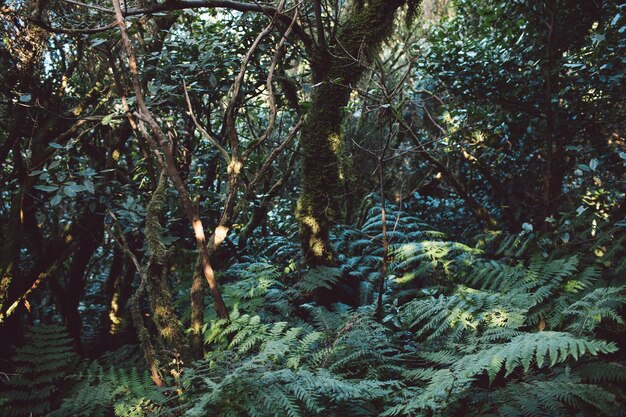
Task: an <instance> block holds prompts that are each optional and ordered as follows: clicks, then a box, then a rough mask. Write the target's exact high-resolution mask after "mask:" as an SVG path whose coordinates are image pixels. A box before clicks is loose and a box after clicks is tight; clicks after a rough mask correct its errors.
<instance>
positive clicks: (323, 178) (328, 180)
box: [297, 0, 404, 266]
mask: <svg viewBox="0 0 626 417" xmlns="http://www.w3.org/2000/svg"><path fill="white" fill-rule="evenodd" d="M358 3H359V2H353V4H352V7H351V8H350V9H349V11H348V16H347V18H346V19H345V20H344V21H343V23H342V24H341V27H340V28H339V30H338V33H337V36H336V37H334V38H331V39H328V41H327V42H328V46H326V41H325V40H324V38H322V37H321V36H318V38H319V39H320V42H319V45H317V46H316V47H315V48H314V49H313V57H312V60H311V70H312V81H313V84H314V85H315V87H314V90H313V94H312V97H311V109H310V110H309V112H308V114H307V116H306V120H305V123H304V126H303V127H302V134H301V137H300V144H301V146H302V152H303V159H302V193H301V195H300V199H299V201H298V208H297V218H298V221H299V222H300V241H301V244H302V250H303V253H304V258H305V261H306V262H307V263H308V264H309V265H312V266H314V265H334V264H335V263H336V257H335V254H334V251H333V248H332V246H331V244H330V240H329V233H330V228H331V227H332V225H333V223H334V222H336V221H337V220H338V219H339V214H340V213H339V212H340V209H339V202H338V199H337V195H338V194H339V190H340V187H339V183H340V181H341V180H342V175H341V172H340V166H339V158H340V153H341V149H342V147H343V138H342V135H341V122H342V120H343V114H342V113H343V108H344V107H345V106H346V105H347V104H348V101H349V99H350V93H351V91H352V89H353V88H354V86H355V84H356V83H357V82H358V81H359V79H360V78H361V76H362V75H363V73H364V72H365V66H364V65H363V61H367V60H369V59H370V58H371V57H372V56H373V55H374V53H375V52H376V50H377V48H378V47H379V46H380V44H381V42H382V41H383V40H384V39H385V37H386V36H387V35H388V34H389V32H390V30H391V29H392V26H393V20H394V16H395V12H396V10H397V9H398V8H399V7H400V6H402V5H403V4H404V1H402V0H370V1H368V2H366V3H365V4H358ZM322 40H324V41H322Z"/></svg>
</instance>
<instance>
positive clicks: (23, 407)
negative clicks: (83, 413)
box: [0, 325, 78, 417]
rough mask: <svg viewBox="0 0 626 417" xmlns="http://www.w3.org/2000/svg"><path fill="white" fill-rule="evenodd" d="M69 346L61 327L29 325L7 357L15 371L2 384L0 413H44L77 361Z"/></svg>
mask: <svg viewBox="0 0 626 417" xmlns="http://www.w3.org/2000/svg"><path fill="white" fill-rule="evenodd" d="M72 346H73V340H72V339H71V338H70V337H69V335H68V333H67V331H66V330H65V328H64V327H61V326H54V325H49V326H38V327H31V328H29V329H28V330H27V331H26V334H25V344H24V346H22V347H19V348H17V349H16V350H15V354H14V355H13V358H12V359H11V362H12V363H13V364H14V365H15V367H16V369H15V375H13V376H12V377H11V378H10V379H9V380H8V382H7V383H6V384H4V386H3V387H2V391H3V396H4V397H5V398H6V404H5V405H4V407H3V408H2V409H1V410H0V416H2V417H13V416H15V417H18V416H24V415H32V416H44V415H47V413H48V412H50V410H52V409H53V408H55V407H56V405H57V404H58V402H59V394H60V392H61V390H62V387H63V381H64V379H65V378H66V376H67V375H68V374H69V373H70V372H71V371H72V370H73V369H74V367H75V366H76V364H77V362H78V356H77V355H76V354H75V353H74V351H73V347H72Z"/></svg>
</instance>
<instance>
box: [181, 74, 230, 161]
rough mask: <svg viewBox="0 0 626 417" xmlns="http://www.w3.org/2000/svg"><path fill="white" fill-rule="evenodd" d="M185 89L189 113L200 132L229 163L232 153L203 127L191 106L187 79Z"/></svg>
mask: <svg viewBox="0 0 626 417" xmlns="http://www.w3.org/2000/svg"><path fill="white" fill-rule="evenodd" d="M183 91H184V92H185V100H186V101H187V108H188V109H189V115H190V116H191V120H193V123H194V125H196V128H197V129H198V130H199V131H200V133H202V136H204V137H205V138H206V139H207V140H208V141H209V142H211V145H213V146H215V147H216V148H217V150H218V151H220V153H221V154H222V157H223V158H224V161H225V162H226V165H229V164H230V155H229V154H228V152H227V151H226V149H224V148H223V147H222V145H220V143H219V142H218V141H217V140H215V138H214V137H213V136H211V135H210V134H209V132H207V131H206V129H205V128H203V127H202V125H200V123H199V122H198V119H196V115H195V114H194V112H193V108H192V106H191V100H189V93H188V91H187V84H186V83H185V81H183Z"/></svg>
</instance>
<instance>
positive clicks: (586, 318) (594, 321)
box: [562, 287, 626, 334]
mask: <svg viewBox="0 0 626 417" xmlns="http://www.w3.org/2000/svg"><path fill="white" fill-rule="evenodd" d="M624 304H626V287H610V288H596V289H595V290H593V291H592V292H590V293H588V294H585V295H584V296H583V297H582V298H580V299H579V300H577V301H576V302H574V303H572V304H571V305H569V306H568V307H567V308H565V309H564V310H563V312H562V314H563V315H564V316H566V317H573V318H574V319H575V320H574V321H573V322H572V323H570V324H569V326H568V328H569V329H570V330H571V331H576V332H579V333H584V334H590V333H592V332H593V331H594V330H595V329H596V327H597V326H598V325H599V324H600V323H601V322H602V320H603V319H610V320H613V321H614V322H616V323H619V324H624V319H623V318H622V317H621V316H620V314H619V312H618V309H619V308H620V307H621V306H623V305H624Z"/></svg>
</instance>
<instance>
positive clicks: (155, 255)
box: [144, 172, 184, 351]
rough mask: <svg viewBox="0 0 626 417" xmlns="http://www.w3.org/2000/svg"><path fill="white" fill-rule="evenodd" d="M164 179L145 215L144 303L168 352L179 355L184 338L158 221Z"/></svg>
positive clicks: (162, 175) (160, 178)
mask: <svg viewBox="0 0 626 417" xmlns="http://www.w3.org/2000/svg"><path fill="white" fill-rule="evenodd" d="M167 183H168V181H167V175H166V174H165V172H163V173H161V176H160V177H159V183H158V185H157V188H156V190H155V191H154V193H153V194H152V198H151V199H150V203H148V207H147V212H146V227H145V231H144V232H145V236H146V242H147V244H148V249H149V251H150V259H149V260H148V265H147V267H146V276H147V286H146V290H147V292H148V300H149V302H150V308H151V310H152V321H153V322H154V324H155V325H156V328H157V330H158V331H159V334H160V336H161V337H162V338H163V340H164V341H165V342H166V344H167V345H168V348H171V349H174V350H177V351H181V350H182V348H183V346H184V344H183V342H184V334H183V331H182V328H181V325H180V322H179V321H178V316H177V315H176V312H175V310H174V300H173V298H172V291H171V288H170V286H169V283H168V279H167V276H168V267H167V258H168V255H169V252H168V250H167V247H166V246H165V244H164V243H163V240H162V236H161V235H162V231H163V228H162V226H161V222H160V220H159V217H160V214H161V211H162V210H163V206H164V205H165V197H166V195H167Z"/></svg>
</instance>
